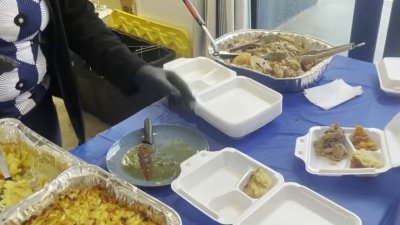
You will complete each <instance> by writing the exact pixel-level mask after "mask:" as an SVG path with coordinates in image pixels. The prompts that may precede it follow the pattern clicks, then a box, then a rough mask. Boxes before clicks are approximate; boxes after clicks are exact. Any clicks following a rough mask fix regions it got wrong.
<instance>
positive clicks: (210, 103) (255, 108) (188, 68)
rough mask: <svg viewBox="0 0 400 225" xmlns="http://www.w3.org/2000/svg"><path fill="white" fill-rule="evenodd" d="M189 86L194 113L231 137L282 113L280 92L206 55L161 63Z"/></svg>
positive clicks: (249, 131) (250, 130)
mask: <svg viewBox="0 0 400 225" xmlns="http://www.w3.org/2000/svg"><path fill="white" fill-rule="evenodd" d="M164 69H167V70H170V71H174V72H175V73H176V74H178V75H179V76H180V77H181V78H182V79H183V80H184V81H185V82H186V83H187V84H188V86H189V88H190V90H191V91H192V94H193V96H194V98H195V99H196V104H195V107H194V111H195V113H196V114H197V115H198V116H200V117H201V118H203V119H204V120H206V121H207V122H209V123H210V124H212V125H213V126H214V127H216V128H218V129H219V130H220V131H222V132H223V133H225V134H226V135H228V136H230V137H232V138H242V137H244V136H246V135H248V134H249V133H251V132H253V131H255V130H257V129H258V128H260V127H262V126H264V125H266V124H267V123H269V122H271V121H272V120H273V119H275V118H276V117H277V116H279V115H280V114H281V113H282V98H283V97H282V95H281V94H280V93H278V92H276V91H274V90H272V89H270V88H268V87H266V86H264V85H262V84H260V83H258V82H257V81H254V80H252V79H250V78H247V77H243V76H236V72H235V71H233V70H230V69H228V68H226V67H224V66H222V65H220V64H219V63H217V62H215V61H213V60H211V59H208V58H206V57H197V58H191V59H188V58H180V59H177V60H174V61H172V62H169V63H167V64H165V65H164Z"/></svg>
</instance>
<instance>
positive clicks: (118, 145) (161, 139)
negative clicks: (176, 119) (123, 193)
mask: <svg viewBox="0 0 400 225" xmlns="http://www.w3.org/2000/svg"><path fill="white" fill-rule="evenodd" d="M142 139H143V128H142V129H138V130H135V131H133V132H131V133H128V134H126V135H124V136H123V137H122V138H121V139H119V140H118V141H116V142H115V143H114V144H113V145H112V146H111V148H110V149H109V150H108V152H107V156H106V165H107V169H108V170H109V171H110V172H111V173H113V174H116V175H118V176H120V177H121V178H123V179H125V180H126V181H128V182H129V183H131V184H133V185H137V186H142V187H157V186H164V185H169V184H171V182H172V181H173V180H174V179H175V178H176V177H178V175H179V173H180V164H181V162H183V161H185V160H186V159H188V158H190V157H191V156H192V155H194V154H196V153H197V152H199V151H202V150H205V151H208V150H209V147H208V142H207V140H206V139H205V138H204V137H203V136H202V135H201V134H200V133H198V132H197V131H195V130H194V129H192V128H189V127H184V126H180V125H153V152H152V161H153V163H152V169H151V171H152V172H151V175H150V179H149V180H146V179H145V178H144V176H143V175H142V173H141V170H140V164H139V160H138V157H137V146H138V145H139V144H140V143H141V141H142Z"/></svg>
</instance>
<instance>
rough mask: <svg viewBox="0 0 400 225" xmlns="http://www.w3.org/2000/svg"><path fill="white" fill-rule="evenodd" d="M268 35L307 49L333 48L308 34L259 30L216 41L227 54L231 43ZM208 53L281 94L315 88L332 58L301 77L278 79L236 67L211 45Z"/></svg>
mask: <svg viewBox="0 0 400 225" xmlns="http://www.w3.org/2000/svg"><path fill="white" fill-rule="evenodd" d="M267 34H277V35H285V36H289V37H293V38H295V39H296V40H299V41H301V42H302V43H303V45H304V46H306V48H307V49H325V48H329V47H333V46H332V45H331V44H329V43H327V42H325V41H322V40H319V39H317V38H314V37H311V36H308V35H306V34H300V33H294V32H287V31H278V30H257V29H254V30H238V31H233V32H230V33H227V34H225V35H223V36H221V37H219V38H217V39H216V40H215V41H216V44H217V45H218V47H219V50H220V51H225V52H226V51H227V46H229V45H230V44H231V43H234V42H237V41H239V40H240V42H242V43H246V42H250V41H251V40H254V39H255V38H256V37H258V36H260V35H267ZM208 52H209V54H210V56H211V57H212V58H213V59H214V60H216V61H217V62H219V63H221V64H223V65H225V66H227V67H228V68H230V69H232V70H234V71H236V73H237V74H238V75H242V76H247V77H249V78H252V79H254V80H256V81H258V82H260V83H262V84H264V85H266V86H267V87H269V88H272V89H274V90H276V91H278V92H281V93H288V92H299V91H302V90H304V89H306V88H309V87H312V86H315V85H316V84H317V83H318V81H319V80H320V79H321V78H322V76H323V71H324V70H325V68H326V66H327V65H328V63H329V62H330V60H331V58H332V57H330V58H327V59H325V60H323V61H321V62H320V63H318V64H316V65H315V66H314V67H312V68H311V69H310V70H308V71H307V72H305V73H304V74H303V75H301V76H297V77H290V78H276V77H273V76H271V75H270V74H265V73H261V72H258V71H256V70H252V69H249V68H245V67H242V66H239V65H234V64H232V63H230V61H231V60H229V59H223V58H220V57H219V56H214V55H213V53H214V49H213V48H212V46H211V45H210V46H209V47H208Z"/></svg>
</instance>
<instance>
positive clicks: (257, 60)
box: [226, 34, 315, 78]
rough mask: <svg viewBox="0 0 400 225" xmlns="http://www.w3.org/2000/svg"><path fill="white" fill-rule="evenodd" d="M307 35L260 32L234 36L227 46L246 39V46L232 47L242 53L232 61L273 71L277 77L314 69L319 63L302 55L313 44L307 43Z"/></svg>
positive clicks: (236, 63) (243, 41)
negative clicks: (307, 61) (302, 60)
mask: <svg viewBox="0 0 400 225" xmlns="http://www.w3.org/2000/svg"><path fill="white" fill-rule="evenodd" d="M305 42H310V41H307V40H306V38H305V37H296V36H290V35H285V34H268V35H258V36H256V37H252V39H250V40H249V38H242V39H237V40H233V41H231V42H230V43H228V44H227V46H226V48H227V49H234V48H236V47H238V46H242V45H244V44H245V43H253V44H252V45H250V46H251V47H250V46H249V45H247V47H246V48H243V49H240V50H237V51H236V50H235V51H232V52H233V53H237V54H239V55H238V56H236V57H235V58H233V59H232V61H231V63H232V64H235V65H239V66H243V67H246V68H249V69H253V70H256V71H258V72H261V73H265V74H270V75H272V76H273V77H276V78H288V77H297V76H300V75H302V74H304V73H305V72H306V71H308V70H310V69H311V68H312V67H313V66H314V65H315V64H304V65H302V64H301V63H300V61H299V57H300V56H301V55H302V54H304V53H306V52H307V51H308V50H310V49H308V47H309V46H310V44H305Z"/></svg>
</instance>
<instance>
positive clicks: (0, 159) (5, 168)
mask: <svg viewBox="0 0 400 225" xmlns="http://www.w3.org/2000/svg"><path fill="white" fill-rule="evenodd" d="M0 169H1V172H2V173H3V176H4V180H12V177H11V174H10V171H9V170H8V166H7V163H6V160H4V157H3V149H2V148H1V147H0Z"/></svg>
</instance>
